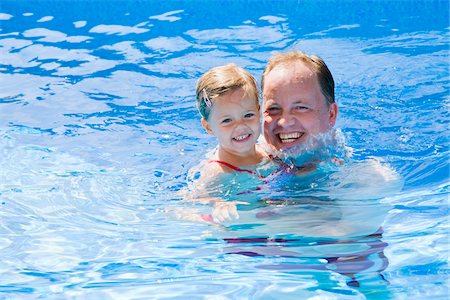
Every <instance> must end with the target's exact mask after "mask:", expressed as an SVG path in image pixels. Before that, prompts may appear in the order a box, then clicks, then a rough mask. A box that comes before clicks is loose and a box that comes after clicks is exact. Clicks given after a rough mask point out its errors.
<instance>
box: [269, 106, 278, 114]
mask: <svg viewBox="0 0 450 300" xmlns="http://www.w3.org/2000/svg"><path fill="white" fill-rule="evenodd" d="M280 110H281V109H280V108H279V107H269V108H267V109H266V113H268V114H276V113H278V112H280Z"/></svg>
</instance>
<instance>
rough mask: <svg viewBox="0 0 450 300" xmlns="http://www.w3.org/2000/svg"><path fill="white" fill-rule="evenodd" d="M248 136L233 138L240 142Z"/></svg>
mask: <svg viewBox="0 0 450 300" xmlns="http://www.w3.org/2000/svg"><path fill="white" fill-rule="evenodd" d="M249 136H250V134H244V135H240V136H236V137H234V139H235V140H237V141H242V140H243V139H246V138H247V137H249Z"/></svg>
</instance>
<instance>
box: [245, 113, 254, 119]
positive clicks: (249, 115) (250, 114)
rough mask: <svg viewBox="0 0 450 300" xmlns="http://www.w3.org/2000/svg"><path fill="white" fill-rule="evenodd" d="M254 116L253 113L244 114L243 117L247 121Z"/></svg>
mask: <svg viewBox="0 0 450 300" xmlns="http://www.w3.org/2000/svg"><path fill="white" fill-rule="evenodd" d="M254 116H255V114H254V113H246V114H245V116H244V117H245V118H247V119H249V118H253V117H254Z"/></svg>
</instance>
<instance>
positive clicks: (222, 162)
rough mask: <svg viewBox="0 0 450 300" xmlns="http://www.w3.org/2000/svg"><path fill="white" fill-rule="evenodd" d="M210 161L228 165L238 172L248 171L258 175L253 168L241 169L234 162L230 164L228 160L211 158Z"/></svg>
mask: <svg viewBox="0 0 450 300" xmlns="http://www.w3.org/2000/svg"><path fill="white" fill-rule="evenodd" d="M209 162H216V163H218V164H221V165H224V166H227V167H228V168H230V169H232V170H233V171H237V172H247V173H250V174H253V175H258V174H257V173H256V172H255V171H252V170H246V169H241V168H239V167H236V166H233V165H232V164H229V163H227V162H224V161H221V160H215V159H211V160H209Z"/></svg>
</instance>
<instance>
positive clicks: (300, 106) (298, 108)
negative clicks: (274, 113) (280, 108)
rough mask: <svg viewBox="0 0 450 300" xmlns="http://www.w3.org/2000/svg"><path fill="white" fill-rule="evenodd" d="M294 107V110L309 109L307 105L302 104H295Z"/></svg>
mask: <svg viewBox="0 0 450 300" xmlns="http://www.w3.org/2000/svg"><path fill="white" fill-rule="evenodd" d="M294 108H295V110H299V111H305V110H308V109H309V107H307V106H303V105H297V106H295V107H294Z"/></svg>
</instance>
